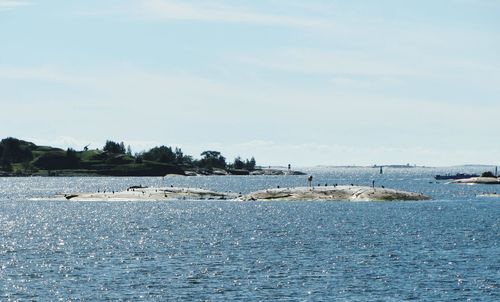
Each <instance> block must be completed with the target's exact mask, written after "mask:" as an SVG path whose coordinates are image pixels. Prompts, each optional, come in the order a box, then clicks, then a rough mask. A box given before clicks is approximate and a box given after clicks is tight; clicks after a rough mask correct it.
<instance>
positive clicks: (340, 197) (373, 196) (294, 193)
mask: <svg viewBox="0 0 500 302" xmlns="http://www.w3.org/2000/svg"><path fill="white" fill-rule="evenodd" d="M58 197H60V198H65V199H67V200H71V201H140V200H144V201H167V200H235V201H253V200H259V201H264V200H284V201H298V200H301V201H314V200H332V201H390V200H427V199H429V197H427V196H425V195H422V194H419V193H412V192H404V191H398V190H392V189H385V188H372V187H363V186H329V187H328V186H325V187H297V188H276V189H267V190H261V191H257V192H253V193H249V194H246V195H241V194H235V193H223V192H215V191H209V190H204V189H195V188H180V187H167V188H145V187H140V186H139V187H137V186H136V187H130V188H128V189H127V190H126V191H121V192H113V191H112V192H97V193H70V194H64V195H59V196H58Z"/></svg>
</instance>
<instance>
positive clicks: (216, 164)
mask: <svg viewBox="0 0 500 302" xmlns="http://www.w3.org/2000/svg"><path fill="white" fill-rule="evenodd" d="M201 156H202V159H201V160H200V165H201V166H202V167H205V168H208V169H211V168H219V169H225V168H226V166H227V164H226V158H225V157H224V156H222V155H221V153H220V152H219V151H204V152H202V153H201Z"/></svg>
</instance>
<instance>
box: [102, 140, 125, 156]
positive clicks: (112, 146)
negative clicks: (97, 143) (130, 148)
mask: <svg viewBox="0 0 500 302" xmlns="http://www.w3.org/2000/svg"><path fill="white" fill-rule="evenodd" d="M102 149H103V150H104V152H108V153H112V154H125V145H124V144H123V142H121V143H116V142H114V141H110V140H107V141H106V144H105V145H104V148H102Z"/></svg>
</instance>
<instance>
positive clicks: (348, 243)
mask: <svg viewBox="0 0 500 302" xmlns="http://www.w3.org/2000/svg"><path fill="white" fill-rule="evenodd" d="M308 172H309V173H312V174H313V175H314V183H315V184H318V183H319V184H322V185H324V184H325V183H327V184H334V183H338V184H350V183H354V184H360V185H371V183H372V180H375V185H379V186H381V185H384V186H385V187H390V188H396V189H403V190H408V191H414V192H422V193H424V194H426V195H429V196H431V197H433V200H430V201H419V202H318V201H314V202H312V201H303V202H234V201H174V202H68V201H58V200H51V199H50V198H51V197H52V196H53V195H54V194H56V193H59V192H81V191H97V190H98V189H99V190H104V189H106V190H109V191H111V190H116V191H118V190H123V189H124V188H126V187H128V186H130V185H139V184H142V185H148V186H153V185H155V186H156V185H171V184H172V185H179V186H189V187H202V188H208V189H213V190H220V191H232V192H243V193H246V192H250V191H253V190H257V189H264V188H269V187H276V186H278V185H279V186H281V187H287V186H297V185H306V184H307V182H306V177H304V176H276V177H274V176H228V177H174V178H165V179H162V178H112V177H100V178H92V177H72V178H39V177H32V178H0V300H2V301H4V300H64V301H66V300H131V301H135V300H162V301H165V300H167V301H168V300H172V301H174V300H175V301H178V300H188V301H220V300H229V301H231V300H252V301H269V300H283V301H401V300H419V301H467V300H471V301H500V260H499V259H500V258H499V255H500V198H498V199H497V198H484V197H477V196H476V195H477V194H479V193H482V192H497V193H500V186H498V187H497V186H483V185H477V186H466V185H452V184H446V183H444V182H436V181H434V179H433V175H434V174H438V173H441V174H443V173H446V172H459V171H458V170H457V171H454V170H444V169H430V168H427V169H425V168H413V169H390V168H388V169H386V170H385V173H384V174H383V175H380V174H378V170H377V169H355V168H350V169H339V168H336V169H333V168H323V169H313V170H310V171H308ZM467 172H470V170H469V171H467ZM472 172H474V171H472ZM476 172H481V171H476Z"/></svg>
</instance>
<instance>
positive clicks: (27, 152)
mask: <svg viewBox="0 0 500 302" xmlns="http://www.w3.org/2000/svg"><path fill="white" fill-rule="evenodd" d="M200 156H201V157H200V158H199V159H196V158H194V157H193V156H191V155H186V154H184V153H183V151H182V150H181V149H180V148H172V147H169V146H157V147H154V148H151V149H150V150H147V151H144V152H140V153H135V154H132V149H131V148H130V146H128V147H125V144H124V143H123V142H115V141H112V140H107V141H106V143H105V144H104V146H103V147H102V150H100V149H93V150H89V149H88V147H85V148H84V149H83V150H79V151H77V150H74V149H72V148H69V149H67V150H62V149H60V148H54V147H50V146H37V145H35V144H34V143H32V142H27V141H23V140H19V139H16V138H12V137H9V138H5V139H2V140H1V141H0V170H2V171H4V172H7V173H13V172H15V173H17V174H36V173H37V172H39V171H40V170H44V171H48V173H49V175H50V171H54V170H78V172H79V173H83V174H85V173H94V174H101V175H120V176H127V175H140V176H147V175H151V176H153V175H164V174H168V173H174V174H184V171H189V170H192V171H195V172H197V173H198V172H199V173H201V174H210V173H211V172H212V171H214V169H220V170H226V171H228V172H229V173H231V172H234V173H233V174H245V173H244V171H253V170H255V169H256V161H255V159H254V158H253V157H252V158H251V159H245V160H243V159H242V158H241V157H239V156H238V157H236V158H235V159H234V161H233V162H227V160H226V158H225V157H224V156H223V155H222V154H221V153H220V152H219V151H212V150H208V151H204V152H202V153H201V154H200ZM242 171H243V172H242Z"/></svg>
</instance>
